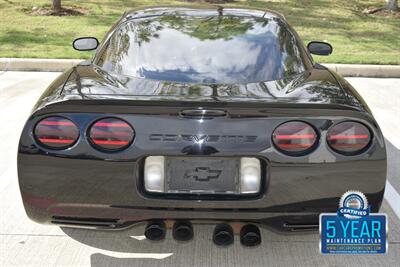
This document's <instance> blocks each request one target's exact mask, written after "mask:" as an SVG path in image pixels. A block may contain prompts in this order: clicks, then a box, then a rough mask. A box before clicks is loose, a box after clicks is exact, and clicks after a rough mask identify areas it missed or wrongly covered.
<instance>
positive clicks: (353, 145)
mask: <svg viewBox="0 0 400 267" xmlns="http://www.w3.org/2000/svg"><path fill="white" fill-rule="evenodd" d="M326 138H327V141H328V144H329V146H330V147H331V148H332V149H333V150H334V151H336V152H338V153H340V154H344V155H356V154H359V153H361V152H363V151H364V150H365V148H367V146H368V145H369V143H370V142H371V132H370V131H369V129H368V128H367V127H366V126H364V125H363V124H361V123H359V122H353V121H346V122H341V123H338V124H336V125H335V126H333V127H332V128H331V129H329V131H328V134H327V137H326Z"/></svg>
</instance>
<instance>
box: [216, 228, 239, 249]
mask: <svg viewBox="0 0 400 267" xmlns="http://www.w3.org/2000/svg"><path fill="white" fill-rule="evenodd" d="M213 241H214V244H215V245H217V246H229V245H231V244H233V241H234V237H233V229H232V226H230V225H229V224H226V223H222V224H218V225H217V226H215V229H214V233H213Z"/></svg>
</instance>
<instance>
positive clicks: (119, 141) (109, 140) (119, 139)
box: [89, 118, 135, 151]
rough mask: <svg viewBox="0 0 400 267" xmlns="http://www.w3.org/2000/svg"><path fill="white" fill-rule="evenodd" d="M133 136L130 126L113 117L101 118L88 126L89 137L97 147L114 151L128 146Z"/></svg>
mask: <svg viewBox="0 0 400 267" xmlns="http://www.w3.org/2000/svg"><path fill="white" fill-rule="evenodd" d="M134 137H135V132H134V130H133V129H132V127H131V126H130V125H129V124H128V123H127V122H125V121H123V120H121V119H115V118H107V119H101V120H99V121H97V122H95V123H94V124H93V125H92V127H91V128H90V132H89V138H90V141H91V143H92V144H93V145H95V146H96V147H97V148H100V149H103V150H108V151H116V150H122V149H124V148H126V147H128V146H129V145H130V144H131V143H132V141H133V138H134Z"/></svg>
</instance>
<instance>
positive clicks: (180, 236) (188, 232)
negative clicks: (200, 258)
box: [172, 221, 193, 241]
mask: <svg viewBox="0 0 400 267" xmlns="http://www.w3.org/2000/svg"><path fill="white" fill-rule="evenodd" d="M172 236H173V238H174V239H175V240H177V241H189V240H191V239H192V238H193V226H192V223H191V222H189V221H176V222H175V223H174V226H173V228H172Z"/></svg>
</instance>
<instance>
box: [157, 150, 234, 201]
mask: <svg viewBox="0 0 400 267" xmlns="http://www.w3.org/2000/svg"><path fill="white" fill-rule="evenodd" d="M165 160H166V162H165V163H166V164H165V171H166V182H167V183H166V192H167V193H183V194H185V193H186V194H187V193H191V194H239V166H240V159H239V158H225V157H212V158H211V157H167V158H166V159H165Z"/></svg>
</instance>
